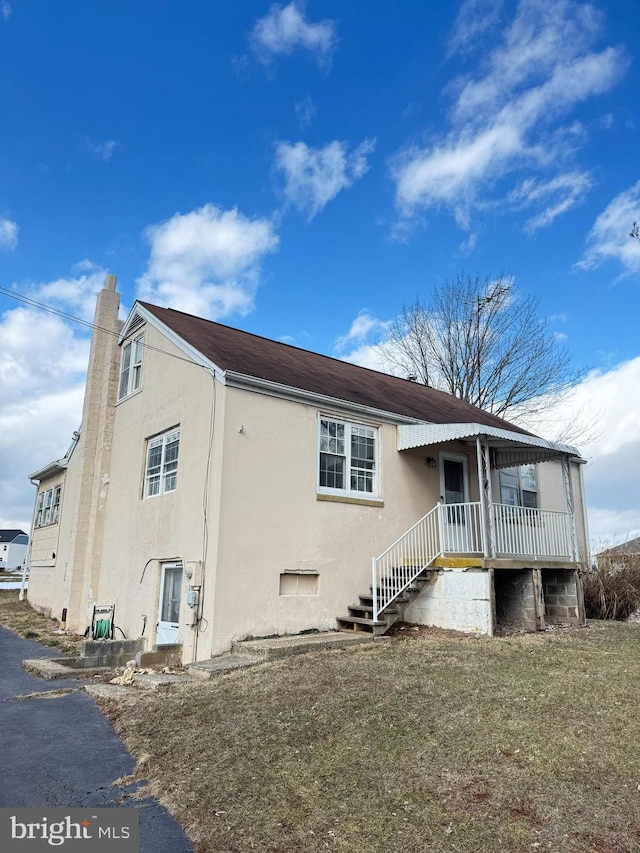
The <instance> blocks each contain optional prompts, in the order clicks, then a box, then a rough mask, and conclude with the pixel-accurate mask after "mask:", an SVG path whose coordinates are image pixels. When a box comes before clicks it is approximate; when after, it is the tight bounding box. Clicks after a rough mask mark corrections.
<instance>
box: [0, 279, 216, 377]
mask: <svg viewBox="0 0 640 853" xmlns="http://www.w3.org/2000/svg"><path fill="white" fill-rule="evenodd" d="M0 294H2V295H4V296H8V297H9V299H15V300H16V301H17V302H24V303H25V304H26V305H30V306H31V307H32V308H37V309H38V310H40V311H46V312H47V313H48V314H54V315H55V316H57V317H62V318H63V319H65V320H69V321H70V322H72V323H78V324H79V325H80V326H85V327H86V328H88V329H91V330H92V331H98V332H104V333H105V334H107V335H112V336H113V337H114V338H119V337H120V333H119V332H114V331H112V330H111V329H104V328H103V327H102V326H97V325H96V324H95V323H91V322H89V320H83V319H82V318H80V317H74V315H73V314H67V313H66V312H65V311H61V310H60V309H59V308H53V307H52V306H51V305H45V304H44V302H38V301H37V299H32V298H31V297H30V296H25V295H24V294H22V293H16V292H15V291H13V290H7V288H6V287H2V286H0ZM142 347H143V348H144V349H148V350H150V351H151V352H158V353H160V354H161V355H168V356H169V357H170V358H176V359H178V361H186V362H187V364H193V365H195V366H196V367H201V365H199V364H197V363H196V362H195V361H193V360H192V359H190V358H184V357H183V356H181V355H176V354H175V353H173V352H167V350H164V349H160V348H159V347H154V346H152V345H151V344H147V343H144V342H143V343H142Z"/></svg>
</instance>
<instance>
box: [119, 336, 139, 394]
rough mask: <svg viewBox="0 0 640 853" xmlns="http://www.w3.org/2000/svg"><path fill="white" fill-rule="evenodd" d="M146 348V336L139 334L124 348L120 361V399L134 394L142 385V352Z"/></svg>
mask: <svg viewBox="0 0 640 853" xmlns="http://www.w3.org/2000/svg"><path fill="white" fill-rule="evenodd" d="M143 350H144V336H143V335H138V337H137V338H134V339H133V340H132V341H128V342H127V343H126V344H125V345H124V346H123V348H122V360H121V362H120V385H119V387H118V400H121V399H122V398H123V397H126V396H127V394H133V392H134V391H137V390H138V388H139V387H140V380H141V379H142V352H143Z"/></svg>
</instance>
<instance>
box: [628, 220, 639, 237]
mask: <svg viewBox="0 0 640 853" xmlns="http://www.w3.org/2000/svg"><path fill="white" fill-rule="evenodd" d="M629 237H633V238H634V239H636V240H640V225H638V223H637V222H634V223H633V228H632V229H631V231H629Z"/></svg>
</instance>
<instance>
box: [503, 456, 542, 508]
mask: <svg viewBox="0 0 640 853" xmlns="http://www.w3.org/2000/svg"><path fill="white" fill-rule="evenodd" d="M500 500H501V502H502V503H503V504H507V505H508V506H526V507H531V508H534V509H535V508H537V507H538V476H537V472H536V466H535V465H533V464H531V465H519V466H517V467H515V468H501V469H500Z"/></svg>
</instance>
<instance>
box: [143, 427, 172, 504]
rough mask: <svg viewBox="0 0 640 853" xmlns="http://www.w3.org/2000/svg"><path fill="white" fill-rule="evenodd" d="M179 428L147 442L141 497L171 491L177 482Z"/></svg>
mask: <svg viewBox="0 0 640 853" xmlns="http://www.w3.org/2000/svg"><path fill="white" fill-rule="evenodd" d="M179 449H180V430H179V429H172V430H170V431H169V432H165V433H164V435H158V436H156V437H155V438H150V439H149V441H148V442H147V459H146V464H145V471H144V489H143V497H145V498H151V497H154V496H155V495H162V494H164V493H165V492H173V491H175V489H176V486H177V482H178V450H179Z"/></svg>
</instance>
